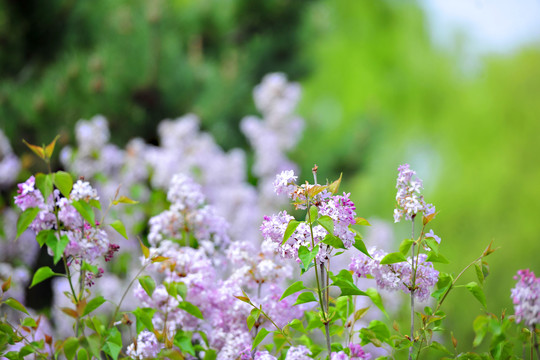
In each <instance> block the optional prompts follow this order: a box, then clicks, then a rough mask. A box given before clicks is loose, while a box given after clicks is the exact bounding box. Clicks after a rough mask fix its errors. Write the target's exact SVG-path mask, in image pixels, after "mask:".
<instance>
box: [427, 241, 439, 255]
mask: <svg viewBox="0 0 540 360" xmlns="http://www.w3.org/2000/svg"><path fill="white" fill-rule="evenodd" d="M424 242H425V243H426V245H427V246H428V247H429V248H430V249H431V250H432V251H433V252H434V253H435V255H436V256H439V243H437V241H436V240H435V239H433V238H425V239H424Z"/></svg>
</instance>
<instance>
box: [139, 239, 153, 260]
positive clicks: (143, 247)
mask: <svg viewBox="0 0 540 360" xmlns="http://www.w3.org/2000/svg"><path fill="white" fill-rule="evenodd" d="M139 243H140V244H141V250H142V253H143V255H144V258H145V259H148V257H149V256H150V250H148V248H147V247H146V246H145V245H144V244H143V243H142V241H140V240H139Z"/></svg>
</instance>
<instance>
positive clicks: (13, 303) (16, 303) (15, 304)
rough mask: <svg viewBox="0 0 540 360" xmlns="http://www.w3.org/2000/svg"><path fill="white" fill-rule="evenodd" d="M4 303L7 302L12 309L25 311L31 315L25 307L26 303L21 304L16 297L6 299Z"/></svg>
mask: <svg viewBox="0 0 540 360" xmlns="http://www.w3.org/2000/svg"><path fill="white" fill-rule="evenodd" d="M4 304H6V305H7V306H9V307H10V308H12V309H15V310H18V311H21V312H23V313H25V314H26V315H30V314H29V313H28V310H26V308H25V307H24V305H23V304H21V303H20V302H19V301H17V300H15V299H14V298H8V299H7V300H5V301H4Z"/></svg>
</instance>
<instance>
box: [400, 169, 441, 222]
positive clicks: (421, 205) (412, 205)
mask: <svg viewBox="0 0 540 360" xmlns="http://www.w3.org/2000/svg"><path fill="white" fill-rule="evenodd" d="M398 172H399V173H398V178H397V183H396V188H397V189H398V191H397V194H396V202H397V207H396V209H394V222H399V221H401V219H402V218H405V220H412V218H413V216H415V215H416V214H417V213H419V212H422V211H424V214H425V215H429V214H432V213H434V212H435V207H434V206H433V205H432V204H426V202H425V201H424V197H423V196H422V195H420V190H421V189H422V188H423V187H422V180H420V179H419V178H417V177H416V172H415V171H414V170H411V169H410V166H409V164H404V165H400V166H399V167H398Z"/></svg>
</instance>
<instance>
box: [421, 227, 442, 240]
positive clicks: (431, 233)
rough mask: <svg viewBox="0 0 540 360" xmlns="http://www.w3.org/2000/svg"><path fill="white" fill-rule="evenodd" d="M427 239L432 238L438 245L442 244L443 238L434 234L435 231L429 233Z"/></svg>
mask: <svg viewBox="0 0 540 360" xmlns="http://www.w3.org/2000/svg"><path fill="white" fill-rule="evenodd" d="M425 237H426V238H431V239H433V240H435V241H436V242H437V244H440V243H441V238H440V237H439V236H437V235H435V233H434V232H433V229H431V230H429V232H428V233H427V234H426V235H425Z"/></svg>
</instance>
